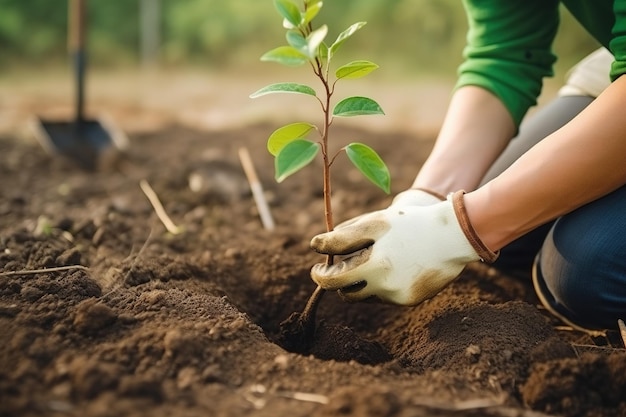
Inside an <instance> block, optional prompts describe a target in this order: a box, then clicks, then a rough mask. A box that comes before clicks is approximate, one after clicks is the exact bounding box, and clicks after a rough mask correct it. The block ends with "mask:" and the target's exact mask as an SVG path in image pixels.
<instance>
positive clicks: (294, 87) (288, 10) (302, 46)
mask: <svg viewBox="0 0 626 417" xmlns="http://www.w3.org/2000/svg"><path fill="white" fill-rule="evenodd" d="M322 5H323V2H321V1H314V0H303V1H302V2H295V1H294V0H274V6H275V7H276V10H278V12H279V14H280V15H281V16H282V18H283V27H284V28H285V29H286V31H287V33H286V40H287V45H284V46H279V47H277V48H275V49H272V50H271V51H268V52H267V53H265V54H264V55H263V56H262V57H261V61H268V62H276V63H278V64H281V65H285V66H289V67H298V66H302V65H306V64H308V65H309V66H310V67H311V70H312V71H313V74H314V75H315V76H316V77H317V78H318V79H319V80H320V81H321V84H322V93H321V94H318V93H317V92H316V91H315V89H313V88H312V87H310V86H308V85H305V84H300V83H292V82H283V83H275V84H270V85H268V86H265V87H263V88H261V89H260V90H258V91H256V92H255V93H253V94H251V95H250V97H251V98H256V97H261V96H264V95H266V94H275V93H292V94H301V95H305V96H310V97H313V98H315V99H316V100H317V101H319V103H320V106H321V110H322V115H323V122H322V124H321V128H320V127H318V126H316V125H314V124H311V123H307V122H297V123H291V124H288V125H286V126H282V127H280V128H278V129H276V130H275V131H274V132H273V133H272V134H271V135H270V137H269V139H268V141H267V148H268V150H269V152H270V153H271V154H272V155H273V156H274V157H275V164H274V165H275V177H276V180H277V181H278V182H281V181H283V180H284V179H285V178H287V177H289V176H290V175H292V174H294V173H296V172H297V171H299V170H301V169H302V168H304V167H305V166H307V165H308V164H309V163H311V162H312V161H313V160H314V159H315V157H316V156H317V155H318V154H320V153H321V155H322V159H323V183H324V219H325V222H326V230H327V231H331V230H333V228H334V224H333V210H332V206H331V175H330V174H331V169H330V168H331V166H332V165H333V162H334V161H335V158H336V157H337V156H338V155H339V154H340V153H342V152H345V154H346V155H347V156H348V159H349V160H350V161H351V162H352V163H353V164H354V166H355V167H356V168H357V169H358V170H359V171H360V172H361V173H362V174H363V175H364V176H365V177H366V178H367V179H369V180H370V181H371V182H372V183H374V184H375V185H376V186H378V187H380V188H381V189H382V190H383V191H385V192H386V193H389V191H390V182H391V179H390V175H389V170H388V169H387V166H386V165H385V163H384V162H383V160H382V159H381V158H380V156H379V155H378V154H377V153H376V152H375V151H374V150H373V149H372V148H370V147H369V146H367V145H364V144H362V143H358V142H353V143H349V144H347V145H344V146H337V147H336V148H334V149H331V148H330V141H329V139H330V127H331V125H332V124H333V121H334V119H335V118H336V117H354V116H362V115H374V114H384V112H383V110H382V108H381V107H380V105H379V104H378V103H377V102H376V101H374V100H372V99H371V98H368V97H362V96H352V97H347V98H343V99H341V100H339V101H338V102H335V101H334V100H332V99H333V96H334V94H335V87H336V85H337V83H338V82H339V81H340V80H350V79H356V78H361V77H364V76H366V75H368V74H369V73H371V72H372V71H374V70H375V69H377V68H378V65H376V64H375V63H373V62H371V61H367V60H357V61H352V62H348V63H346V64H343V65H341V66H339V67H337V68H336V69H335V70H334V72H332V73H331V63H334V60H335V58H336V54H337V52H338V51H339V49H340V48H342V47H343V45H344V43H345V42H346V41H347V40H348V39H349V38H350V37H351V36H353V35H354V34H355V33H356V32H357V31H358V30H360V29H361V28H362V27H363V26H365V24H366V22H358V23H354V24H353V25H351V26H350V27H348V28H347V29H346V30H344V31H343V32H341V33H340V34H339V36H338V37H337V38H336V39H335V40H334V41H333V42H332V43H330V44H328V43H326V36H327V34H328V27H327V26H326V25H321V26H320V27H318V28H316V29H314V28H313V20H314V19H315V17H316V16H317V15H318V13H319V11H320V10H321V8H322ZM315 133H317V136H318V137H317V139H309V136H311V135H314V134H315ZM326 262H327V263H328V264H329V265H331V264H332V263H333V258H332V256H328V257H327V260H326ZM323 293H324V291H323V290H322V289H321V288H319V287H318V288H317V289H316V290H315V291H314V293H313V295H312V296H311V298H310V299H309V301H308V302H307V305H306V307H305V309H304V310H303V312H302V313H301V314H298V313H294V314H293V315H292V316H291V317H290V318H289V319H287V320H286V321H285V322H283V323H282V324H281V328H282V329H283V332H282V334H283V336H284V337H283V341H284V342H285V344H286V345H288V346H287V347H288V348H289V347H291V348H292V350H296V351H304V350H306V349H307V348H308V346H310V344H311V342H312V339H313V334H314V331H315V311H316V309H317V305H318V303H319V300H320V299H321V296H322V294H323Z"/></svg>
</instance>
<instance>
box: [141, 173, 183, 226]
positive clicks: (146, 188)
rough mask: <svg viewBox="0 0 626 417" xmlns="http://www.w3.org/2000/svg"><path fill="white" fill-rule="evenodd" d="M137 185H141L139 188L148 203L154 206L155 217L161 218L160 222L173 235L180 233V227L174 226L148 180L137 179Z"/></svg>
mask: <svg viewBox="0 0 626 417" xmlns="http://www.w3.org/2000/svg"><path fill="white" fill-rule="evenodd" d="M139 186H140V187H141V190H142V191H143V192H144V194H145V195H146V197H148V200H149V201H150V204H152V207H154V211H155V212H156V215H157V217H158V218H159V220H161V223H163V225H164V226H165V228H166V229H167V231H168V232H170V233H171V234H173V235H176V234H178V233H180V232H181V229H180V228H179V227H178V226H176V225H175V224H174V222H173V221H172V219H170V217H169V216H168V215H167V213H166V212H165V209H164V208H163V204H161V201H160V200H159V197H158V196H157V194H156V193H155V192H154V190H153V189H152V187H151V186H150V184H149V183H148V181H146V180H141V181H139Z"/></svg>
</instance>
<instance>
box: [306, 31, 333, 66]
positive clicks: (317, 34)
mask: <svg viewBox="0 0 626 417" xmlns="http://www.w3.org/2000/svg"><path fill="white" fill-rule="evenodd" d="M327 33H328V26H326V25H323V26H321V27H320V28H319V29H316V30H314V31H313V32H311V33H310V34H309V36H307V43H308V45H307V49H308V56H309V58H310V59H314V58H315V57H316V56H317V54H318V48H319V46H320V44H321V43H322V42H323V41H324V38H325V37H326V34H327Z"/></svg>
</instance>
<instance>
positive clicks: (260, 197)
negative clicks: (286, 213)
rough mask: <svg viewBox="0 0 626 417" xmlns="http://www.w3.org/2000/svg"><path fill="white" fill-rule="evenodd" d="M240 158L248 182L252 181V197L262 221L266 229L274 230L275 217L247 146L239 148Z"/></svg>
mask: <svg viewBox="0 0 626 417" xmlns="http://www.w3.org/2000/svg"><path fill="white" fill-rule="evenodd" d="M239 160H240V161H241V165H242V166H243V170H244V172H245V173H246V177H247V178H248V182H249V183H250V189H251V190H252V197H253V198H254V202H255V203H256V206H257V209H258V210H259V216H260V217H261V223H263V227H264V228H265V229H266V230H274V219H273V218H272V213H271V212H270V208H269V205H268V204H267V200H266V199H265V195H264V194H263V187H262V186H261V182H260V181H259V177H258V176H257V175H256V171H255V169H254V164H253V163H252V158H250V153H249V152H248V149H247V148H239Z"/></svg>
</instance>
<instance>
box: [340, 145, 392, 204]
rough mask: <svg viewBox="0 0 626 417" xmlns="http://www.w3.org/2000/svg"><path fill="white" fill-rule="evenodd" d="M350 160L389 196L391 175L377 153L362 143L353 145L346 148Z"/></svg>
mask: <svg viewBox="0 0 626 417" xmlns="http://www.w3.org/2000/svg"><path fill="white" fill-rule="evenodd" d="M345 150H346V154H347V155H348V158H349V159H350V161H352V163H353V164H354V166H355V167H357V168H358V170H359V171H361V173H362V174H363V175H365V177H366V178H367V179H368V180H370V181H371V182H373V183H374V184H375V185H376V186H377V187H379V188H381V189H382V190H383V191H384V192H386V193H387V194H389V192H390V191H391V175H390V174H389V169H387V165H385V163H384V162H383V160H382V159H381V158H380V156H378V154H377V153H376V151H374V150H373V149H372V148H370V147H369V146H367V145H364V144H362V143H351V144H349V145H348V146H346V147H345Z"/></svg>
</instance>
